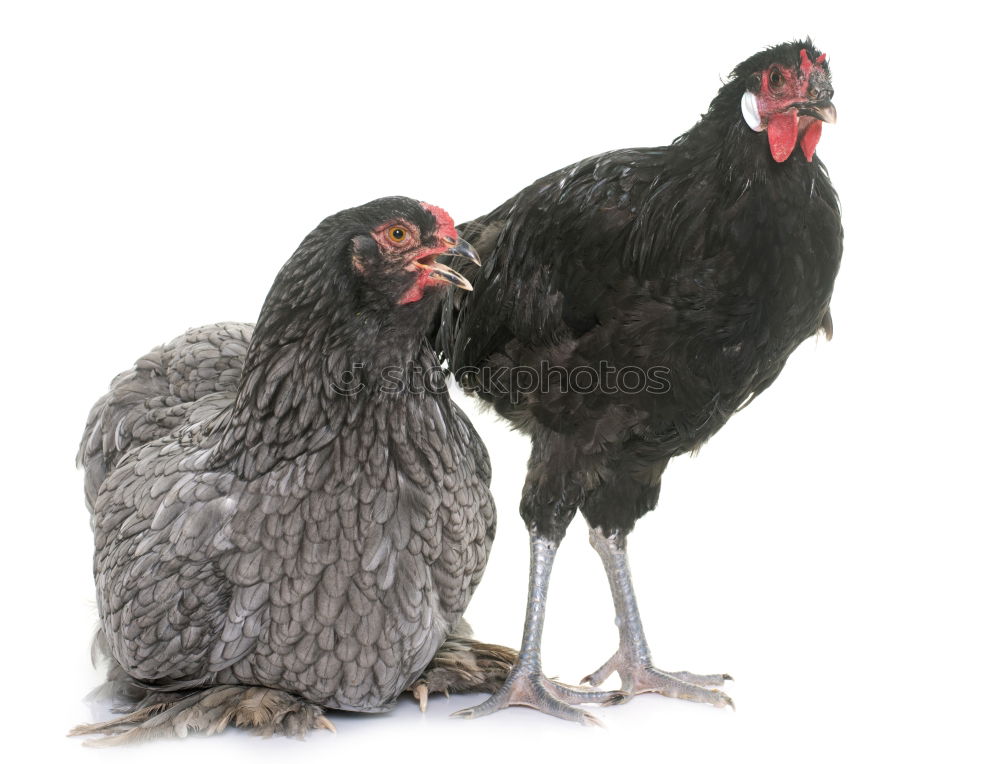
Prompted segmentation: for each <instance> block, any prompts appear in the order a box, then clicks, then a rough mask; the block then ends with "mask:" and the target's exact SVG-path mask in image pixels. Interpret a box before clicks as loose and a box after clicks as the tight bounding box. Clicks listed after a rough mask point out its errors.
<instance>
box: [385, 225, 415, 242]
mask: <svg viewBox="0 0 1000 764" xmlns="http://www.w3.org/2000/svg"><path fill="white" fill-rule="evenodd" d="M409 237H410V234H409V233H408V232H407V230H406V229H405V228H400V227H399V226H398V225H397V226H393V227H392V228H390V229H389V238H390V239H392V240H393V241H394V242H396V243H397V244H401V243H402V242H404V241H406V240H407V239H408V238H409Z"/></svg>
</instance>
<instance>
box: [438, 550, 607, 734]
mask: <svg viewBox="0 0 1000 764" xmlns="http://www.w3.org/2000/svg"><path fill="white" fill-rule="evenodd" d="M558 548H559V544H558V542H555V541H550V540H549V539H545V538H542V537H541V536H539V535H537V534H534V533H532V534H531V578H530V582H529V591H528V607H527V612H526V614H525V619H524V636H523V638H522V641H521V652H520V655H519V656H518V660H517V664H516V665H515V666H514V669H513V671H511V672H510V676H509V677H507V681H506V682H504V684H503V686H502V687H501V688H500V689H499V690H497V691H496V692H495V693H494V694H493V695H492V696H490V697H489V698H488V699H487V700H486V701H485V702H483V703H481V704H480V705H478V706H474V707H472V708H466V709H464V710H463V711H458V712H457V713H455V714H454V715H455V716H461V717H464V718H466V719H475V718H477V717H480V716H486V714H491V713H493V712H494V711H499V710H500V709H501V708H507V707H509V706H529V707H531V708H536V709H538V710H539V711H544V712H545V713H547V714H551V715H552V716H558V717H559V718H560V719H567V720H569V721H574V722H579V723H581V724H599V723H600V722H599V721H598V719H597V717H595V716H593V715H592V714H589V713H587V712H586V711H583V710H581V709H579V708H574V707H573V704H575V703H603V704H608V703H620V702H621V701H622V700H623V699H624V696H623V695H622V694H621V693H617V692H603V691H594V690H580V689H576V688H575V687H570V686H569V685H565V684H561V683H560V682H554V681H552V680H551V679H548V678H547V677H545V676H544V675H543V674H542V661H541V655H540V646H541V640H542V626H543V624H544V622H545V598H546V596H547V592H548V588H549V575H550V574H551V572H552V561H553V559H554V558H555V555H556V549H558Z"/></svg>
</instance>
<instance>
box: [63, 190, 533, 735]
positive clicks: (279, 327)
mask: <svg viewBox="0 0 1000 764" xmlns="http://www.w3.org/2000/svg"><path fill="white" fill-rule="evenodd" d="M442 254H447V255H458V256H461V257H464V258H467V260H468V261H471V262H478V260H477V258H476V255H475V252H474V250H472V249H471V248H470V247H469V246H468V245H467V244H466V243H465V242H464V241H462V240H461V239H460V238H459V237H458V233H457V232H456V230H455V227H454V224H453V223H452V220H451V218H450V217H448V215H447V213H445V212H444V211H443V210H440V209H438V208H436V207H432V206H429V205H423V204H419V203H417V202H414V201H412V200H410V199H405V198H401V197H396V198H387V199H380V200H377V201H374V202H371V203H369V204H366V205H363V206H361V207H357V208H355V209H350V210H345V211H343V212H340V213H338V214H336V215H333V216H331V217H329V218H327V219H326V220H324V221H323V222H322V223H321V224H320V225H319V227H318V228H316V230H315V231H313V232H312V233H311V234H310V235H309V236H307V237H306V239H305V240H304V241H303V242H302V245H301V246H300V247H299V249H298V250H297V251H296V252H295V254H294V255H293V256H292V258H291V259H290V260H289V261H288V263H287V264H286V265H285V266H284V268H282V270H281V272H280V273H279V275H278V277H277V280H276V281H275V283H274V286H273V287H272V288H271V291H270V293H269V294H268V296H267V299H266V301H265V303H264V306H263V309H262V311H261V314H260V319H259V322H258V324H257V326H256V328H255V329H254V328H253V327H251V326H250V325H247V324H218V325H213V326H209V327H204V328H202V329H198V330H192V331H190V332H188V333H187V334H185V335H183V336H182V337H180V338H178V339H177V340H174V341H173V342H171V343H168V344H167V345H165V346H162V347H160V348H158V349H156V350H154V351H153V352H152V353H150V354H149V355H147V356H145V357H143V358H141V359H140V360H139V361H138V362H137V364H136V366H135V368H134V369H131V370H129V371H127V372H124V373H122V374H120V375H119V376H118V377H117V378H116V379H115V380H114V382H113V383H112V386H111V391H110V392H109V393H108V394H107V395H105V396H104V397H103V398H101V400H99V401H98V403H97V404H96V405H95V407H94V409H93V411H92V412H91V415H90V419H89V421H88V423H87V429H86V432H85V435H84V440H83V443H82V445H81V448H80V462H81V464H82V465H83V466H84V468H85V471H86V497H87V504H88V506H89V508H90V510H91V524H92V526H93V529H94V537H95V545H96V551H95V556H94V573H95V578H96V584H97V601H98V609H99V613H100V619H101V634H100V639H101V641H102V642H103V643H104V646H105V647H106V649H107V651H108V652H109V653H110V656H111V658H112V669H111V671H110V676H111V678H112V679H115V680H117V683H118V685H119V690H121V691H123V692H124V694H125V695H126V697H127V699H128V700H130V701H131V702H132V708H133V709H137V710H134V713H132V714H131V715H129V716H127V717H124V718H118V719H115V720H112V721H110V722H107V723H104V724H97V725H90V726H85V727H81V728H78V729H77V732H79V733H89V732H104V733H108V734H114V735H117V737H116V738H115V741H116V742H120V741H122V740H130V739H136V738H142V737H146V736H150V735H155V734H169V733H171V732H176V733H177V734H185V733H186V731H187V729H189V728H191V729H205V730H207V731H209V732H214V731H218V730H220V729H222V728H224V727H225V726H226V725H227V724H229V723H233V724H237V725H249V726H256V727H258V728H259V731H262V732H273V731H280V732H285V733H293V734H299V733H301V732H303V731H305V730H306V729H309V728H311V727H322V726H329V723H328V722H327V721H326V719H325V718H324V716H323V709H325V708H336V709H345V710H355V711H381V710H384V709H386V708H388V707H390V706H391V705H392V704H393V703H394V702H395V700H396V698H397V697H398V696H399V695H400V693H401V692H403V691H404V690H405V689H406V688H408V687H411V686H412V685H413V683H414V681H415V680H416V679H417V677H418V676H419V675H421V673H422V672H424V670H425V668H427V667H428V664H431V662H432V659H434V658H435V654H436V653H438V651H439V648H441V647H442V643H443V642H444V640H445V638H446V636H448V635H449V633H453V632H454V631H455V630H456V629H459V628H460V623H459V622H460V619H461V616H462V612H463V611H464V609H465V607H466V605H467V603H468V601H469V598H470V596H471V595H472V592H473V590H474V589H475V587H476V585H477V583H478V582H479V579H480V576H481V574H482V572H483V567H484V565H485V564H486V558H487V555H488V552H489V548H490V544H491V543H492V539H493V532H494V525H495V512H494V506H493V500H492V498H491V496H490V492H489V481H490V463H489V457H488V455H487V452H486V450H485V448H484V447H483V445H482V443H481V441H480V440H479V437H478V436H477V434H476V433H475V431H474V430H473V429H472V427H471V425H470V424H469V422H468V420H467V419H466V417H465V416H464V415H463V414H462V412H461V411H460V410H459V409H458V408H456V407H455V406H454V405H453V404H452V402H451V400H450V399H449V397H448V394H447V392H446V391H445V390H444V389H443V387H442V386H441V385H440V384H439V381H438V383H435V379H434V376H435V372H437V373H438V375H439V373H440V372H439V369H438V367H437V360H436V358H435V356H434V353H433V351H432V350H431V348H430V347H429V345H428V343H427V341H426V339H425V336H424V334H425V331H426V328H427V326H428V324H429V322H430V321H431V320H432V316H433V315H434V311H436V310H437V309H438V306H439V302H440V298H441V296H442V295H443V294H444V290H443V289H440V288H437V287H439V286H440V285H442V284H447V283H452V284H457V285H458V286H460V287H466V288H467V287H468V282H467V281H466V280H465V279H464V278H462V277H461V276H460V275H458V274H457V273H456V272H455V271H453V270H451V269H450V268H448V267H447V266H445V265H444V264H442V263H439V262H437V261H436V258H437V257H438V256H439V255H442ZM251 330H252V336H251ZM248 343H249V344H248ZM478 647H480V646H478V645H477V644H476V643H472V642H471V641H468V640H466V641H463V640H461V639H454V640H451V641H450V643H449V652H448V654H446V655H443V656H442V655H439V656H438V659H437V660H436V662H435V664H434V665H433V666H432V667H431V670H430V672H429V674H428V675H426V676H425V682H424V684H423V685H422V687H423V691H424V695H426V690H427V685H428V684H429V685H430V689H431V690H432V691H433V690H435V689H456V688H460V689H480V690H482V689H483V688H485V687H486V686H488V685H490V684H492V685H493V687H492V689H496V688H497V687H498V686H499V685H500V683H501V682H502V681H503V678H505V677H506V675H507V670H508V669H509V666H510V664H511V663H512V662H513V659H512V655H511V653H510V652H507V653H504V651H503V650H498V651H491V650H489V649H487V650H484V651H483V652H481V653H478V654H477V653H476V650H477V649H478ZM480 659H481V660H480ZM504 661H506V665H504ZM449 671H451V672H452V673H451V675H449ZM452 680H453V681H452Z"/></svg>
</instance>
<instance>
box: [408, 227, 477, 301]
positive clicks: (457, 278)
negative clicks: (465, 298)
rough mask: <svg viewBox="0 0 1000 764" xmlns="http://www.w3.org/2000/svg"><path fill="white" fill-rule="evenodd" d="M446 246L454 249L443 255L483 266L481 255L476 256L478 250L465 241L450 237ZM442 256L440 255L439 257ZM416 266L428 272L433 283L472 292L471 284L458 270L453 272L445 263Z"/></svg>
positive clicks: (430, 262) (431, 261) (434, 262)
mask: <svg viewBox="0 0 1000 764" xmlns="http://www.w3.org/2000/svg"><path fill="white" fill-rule="evenodd" d="M445 244H451V245H452V247H451V249H448V250H445V251H444V252H442V253H441V255H455V256H456V257H462V258H465V259H466V260H471V261H472V262H473V263H475V264H476V265H481V263H480V261H479V255H478V254H476V250H475V249H473V247H472V245H471V244H469V242H467V241H465V240H464V239H457V240H456V239H452V238H451V237H449V238H447V239H445ZM441 255H438V257H440V256H441ZM416 266H417V267H418V268H423V269H424V270H426V271H428V273H427V278H428V279H430V280H432V281H444V282H445V283H447V284H452V285H453V286H456V287H458V288H459V289H467V290H468V291H470V292H471V291H472V284H471V282H470V281H469V280H468V279H467V278H465V276H463V275H462V274H461V273H459V272H458V271H456V270H452V269H451V268H449V267H448V266H447V265H445V264H444V263H439V262H437V260H430V261H428V262H426V263H422V262H420V261H417V262H416Z"/></svg>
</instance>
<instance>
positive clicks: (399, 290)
mask: <svg viewBox="0 0 1000 764" xmlns="http://www.w3.org/2000/svg"><path fill="white" fill-rule="evenodd" d="M334 218H342V219H343V223H345V224H346V229H347V230H346V231H345V232H346V233H348V234H349V236H350V241H349V244H348V254H349V258H350V267H351V270H352V271H353V276H354V279H355V281H356V282H357V284H358V285H359V286H360V287H361V288H362V289H363V290H364V291H370V292H373V293H375V294H378V295H381V296H383V297H385V298H386V299H387V300H388V301H389V302H390V303H391V304H393V305H408V304H410V303H414V302H417V301H419V300H421V299H423V298H424V297H425V295H427V294H428V290H432V291H433V292H435V293H437V294H438V295H440V291H439V290H436V289H435V287H439V286H442V285H447V284H453V285H454V286H456V287H458V288H460V289H472V285H471V284H470V283H469V281H468V279H466V278H465V277H464V276H462V275H461V274H460V273H458V272H457V271H455V270H452V269H451V268H449V267H448V266H447V265H445V264H444V263H441V262H438V259H437V258H438V257H439V256H441V255H454V256H457V257H462V258H466V259H468V260H471V261H472V262H474V263H476V264H477V265H478V264H479V257H478V256H477V255H476V251H475V250H474V249H473V248H472V246H471V245H469V244H468V243H467V242H465V241H463V240H462V239H461V237H459V235H458V231H456V230H455V223H454V221H453V220H452V219H451V216H450V215H448V213H447V212H445V211H444V210H443V209H441V208H440V207H435V206H433V205H431V204H425V203H423V202H417V201H414V200H413V199H408V198H406V197H401V196H394V197H386V198H383V199H376V200H375V201H373V202H369V203H368V204H364V205H362V206H360V207H355V208H354V209H352V210H346V211H345V212H342V213H339V214H338V215H335V216H334Z"/></svg>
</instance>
